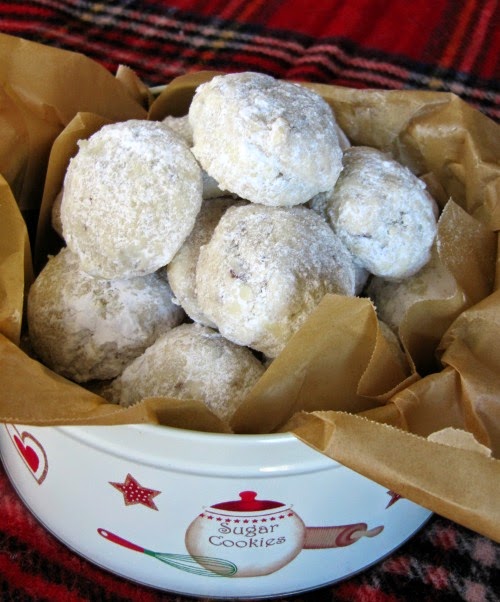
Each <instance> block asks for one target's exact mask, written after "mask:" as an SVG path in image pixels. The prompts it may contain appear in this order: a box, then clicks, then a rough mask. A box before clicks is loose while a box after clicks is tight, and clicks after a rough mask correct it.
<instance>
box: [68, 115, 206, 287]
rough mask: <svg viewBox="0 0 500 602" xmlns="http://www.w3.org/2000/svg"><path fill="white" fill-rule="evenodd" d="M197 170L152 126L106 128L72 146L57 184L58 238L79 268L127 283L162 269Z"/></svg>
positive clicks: (194, 191) (183, 230)
mask: <svg viewBox="0 0 500 602" xmlns="http://www.w3.org/2000/svg"><path fill="white" fill-rule="evenodd" d="M201 192H202V183H201V170H200V167H199V165H198V163H197V162H196V160H195V158H194V157H193V155H192V154H191V152H190V150H189V149H188V147H187V145H186V144H184V143H183V142H182V140H181V139H180V138H179V136H177V135H176V134H174V133H173V132H172V130H171V129H170V128H168V127H167V126H165V125H163V124H161V123H158V122H149V121H145V120H129V121H125V122H122V123H114V124H111V125H106V126H104V127H103V128H101V129H100V130H99V131H98V132H96V133H95V134H94V135H92V136H91V137H90V138H89V139H88V140H82V141H80V142H79V151H78V153H77V155H76V156H75V157H74V158H73V159H72V160H71V162H70V164H69V167H68V171H67V173H66V177H65V181H64V196H63V201H62V206H61V220H62V225H63V234H64V239H65V240H66V243H67V245H68V247H69V248H70V249H71V250H72V251H73V252H75V253H76V254H77V255H78V258H79V260H80V263H81V265H82V269H84V270H85V271H86V272H88V273H89V274H91V275H93V276H97V277H101V278H108V279H113V278H132V277H134V276H140V275H144V274H148V273H152V272H154V271H156V270H157V269H158V268H160V267H161V266H164V265H166V264H167V263H168V262H169V261H170V260H171V259H172V257H173V256H174V255H175V253H176V252H177V250H178V249H179V248H180V246H181V245H182V243H183V242H184V240H185V239H186V238H187V236H188V235H189V233H190V232H191V229H192V227H193V225H194V221H195V219H196V215H197V214H198V211H199V209H200V205H201V200H202V196H201Z"/></svg>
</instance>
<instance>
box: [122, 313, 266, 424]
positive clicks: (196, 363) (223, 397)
mask: <svg viewBox="0 0 500 602" xmlns="http://www.w3.org/2000/svg"><path fill="white" fill-rule="evenodd" d="M263 372H264V366H263V365H262V364H261V363H260V362H259V361H258V360H257V359H256V358H255V356H254V355H253V354H252V352H251V351H250V350H249V349H245V348H244V347H239V346H237V345H234V344H233V343H231V342H230V341H228V340H226V339H224V337H223V336H222V335H221V334H220V333H218V332H216V331H215V330H212V329H211V328H207V327H206V326H201V325H200V324H182V325H181V326H178V327H177V328H174V329H173V330H171V331H170V332H168V333H166V334H165V335H163V336H162V337H160V338H159V339H158V340H157V341H156V342H155V343H154V345H152V346H151V347H150V348H149V349H147V350H146V351H145V352H144V354H143V355H142V356H140V357H139V358H137V359H136V360H134V361H133V362H132V363H131V364H130V365H129V366H127V368H126V369H125V370H124V372H123V374H122V375H121V377H119V379H118V383H117V388H118V390H120V391H121V398H120V403H121V404H122V405H125V406H127V405H131V404H133V403H135V402H137V401H139V400H140V399H143V398H145V397H155V396H164V397H174V398H176V399H194V400H198V401H203V402H205V403H206V405H207V407H208V408H209V409H210V410H212V412H214V413H215V414H216V415H217V416H218V417H219V418H221V419H222V420H226V421H229V419H230V417H231V416H232V414H233V413H234V411H235V410H236V408H237V407H238V405H239V402H240V401H242V400H243V399H244V398H245V396H246V395H247V394H248V392H249V390H250V388H251V387H252V386H253V385H254V384H255V383H256V382H257V380H258V379H259V378H260V376H261V375H262V374H263Z"/></svg>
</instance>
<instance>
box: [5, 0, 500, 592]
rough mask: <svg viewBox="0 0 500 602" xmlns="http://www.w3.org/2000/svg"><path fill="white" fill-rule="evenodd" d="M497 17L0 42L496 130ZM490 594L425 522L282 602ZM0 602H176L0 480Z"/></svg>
mask: <svg viewBox="0 0 500 602" xmlns="http://www.w3.org/2000/svg"><path fill="white" fill-rule="evenodd" d="M499 14H500V1H498V0H432V1H430V0H412V1H409V0H288V1H284V0H246V1H245V0H205V1H202V0H177V1H172V2H162V1H160V0H148V1H143V2H137V1H134V0H114V1H111V2H87V1H84V0H68V1H66V2H59V1H57V0H41V1H38V2H0V31H1V32H3V33H8V34H12V35H16V36H20V37H24V38H27V39H30V40H34V41H37V42H42V43H45V44H48V45H51V46H57V47H60V48H66V49H70V50H76V51H79V52H82V53H84V54H86V55H87V56H89V57H91V58H93V59H95V60H96V61H98V62H101V63H102V64H103V65H105V66H106V67H107V68H109V69H110V70H111V71H112V72H115V71H116V68H117V66H118V65H120V64H125V65H128V66H129V67H131V68H132V69H133V70H134V71H135V72H136V73H137V74H138V75H139V77H140V78H141V79H142V80H143V81H144V82H145V83H146V84H148V85H158V84H165V83H167V82H168V81H169V80H170V79H172V77H174V76H176V75H179V74H182V73H186V72H188V71H194V70H200V69H216V70H221V71H236V70H238V71H242V70H255V71H263V72H266V73H269V74H272V75H275V76H278V77H282V78H293V79H299V80H300V79H304V80H309V81H315V82H324V83H330V84H340V85H346V86H351V87H372V88H373V87H375V88H399V89H403V88H406V89H432V90H444V91H451V92H454V93H456V94H458V95H459V96H461V97H462V98H464V99H465V100H466V101H468V102H469V103H470V104H472V105H473V106H475V107H476V108H478V109H479V110H481V111H482V112H484V113H485V114H486V115H488V116H489V117H491V118H492V119H494V120H500V94H499V80H500V78H499V76H500V27H499V25H500V19H499ZM0 110H1V108H0ZM0 135H1V133H0ZM498 583H500V548H499V546H498V545H497V544H495V543H494V542H492V541H491V540H489V539H487V538H485V537H482V536H480V535H477V534H475V533H473V532H471V531H469V530H467V529H465V528H462V527H460V526H458V525H456V524H454V523H452V522H450V521H448V520H446V519H444V518H441V517H438V516H435V517H433V518H432V519H431V520H430V522H429V523H428V524H427V525H426V526H425V527H424V528H423V529H422V530H421V531H420V532H419V533H418V534H417V535H416V536H415V537H414V538H413V539H411V541H409V542H407V543H406V544H405V545H404V546H403V547H402V548H400V549H399V550H398V551H396V552H395V553H393V554H392V555H391V556H390V557H389V558H387V559H386V560H384V561H381V562H380V563H378V564H377V565H376V566H374V567H372V568H370V569H368V570H366V571H365V572H363V573H362V574H360V575H357V576H354V577H352V578H350V579H348V580H346V581H343V582H341V583H338V584H335V585H332V586H330V587H326V588H323V589H321V590H318V591H315V592H310V593H307V594H303V595H300V596H296V597H289V598H287V600H289V601H290V602H291V601H292V600H295V602H301V601H306V600H307V601H312V600H325V601H326V600H329V601H330V600H331V601H334V600H350V601H363V602H400V601H405V600H419V601H425V600H429V601H430V600H432V601H433V602H438V601H447V602H448V601H449V602H454V601H456V600H465V601H467V602H496V601H497V600H500V589H499V587H498V585H497V584H498ZM208 594H209V592H208ZM208 599H209V598H208V597H207V600H208ZM0 600H1V601H2V602H11V601H12V602H29V601H42V600H44V601H45V600H47V601H50V602H59V601H61V602H63V601H64V602H66V601H68V602H83V601H87V600H89V601H110V602H111V601H112V602H118V601H141V602H149V601H151V602H153V601H154V602H156V601H168V602H174V601H176V602H183V601H184V600H187V598H183V597H180V596H177V595H170V594H167V593H160V592H156V591H154V590H151V589H149V588H146V587H143V586H139V585H135V584H133V583H130V582H127V581H125V580H122V579H120V578H118V577H115V576H113V575H111V574H109V573H106V572H104V571H102V570H101V569H99V568H97V567H95V566H93V565H91V564H90V563H88V562H87V561H85V560H83V559H81V558H79V557H78V556H76V555H74V554H73V553H72V552H70V551H69V550H67V549H66V548H65V547H64V546H63V545H62V544H60V543H59V542H58V541H56V540H55V539H54V538H53V537H52V536H51V535H50V534H49V533H47V532H46V531H45V530H44V528H43V527H41V526H40V525H39V524H38V523H37V522H36V521H35V519H33V518H32V517H31V515H30V514H29V513H28V512H27V510H26V509H25V508H24V507H23V505H22V503H21V502H20V501H19V499H18V498H17V496H16V494H15V493H14V491H13V489H12V487H11V486H10V484H9V482H8V480H7V478H6V476H5V474H4V472H3V471H2V470H1V469H0Z"/></svg>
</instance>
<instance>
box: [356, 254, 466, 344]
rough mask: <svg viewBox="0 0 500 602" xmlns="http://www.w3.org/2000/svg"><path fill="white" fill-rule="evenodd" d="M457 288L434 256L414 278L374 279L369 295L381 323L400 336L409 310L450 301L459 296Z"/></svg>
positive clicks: (370, 284) (436, 256) (367, 291)
mask: <svg viewBox="0 0 500 602" xmlns="http://www.w3.org/2000/svg"><path fill="white" fill-rule="evenodd" d="M434 251H435V249H434ZM456 286H457V285H456V282H455V279H454V278H453V276H452V275H451V273H450V272H449V270H448V269H447V268H446V267H445V266H444V265H443V264H442V263H441V262H440V260H439V257H438V255H437V253H436V252H433V253H432V255H431V259H430V261H429V262H428V263H427V264H426V265H425V266H424V267H423V268H422V269H421V270H419V271H418V272H417V273H416V274H414V275H413V276H410V277H409V278H406V279H405V280H401V281H400V282H391V281H389V280H384V279H383V278H377V277H374V278H372V279H371V281H370V283H369V285H368V286H367V288H366V293H367V295H368V296H369V297H370V298H371V299H372V301H373V302H374V304H375V307H376V308H377V314H378V316H379V317H380V319H381V320H383V321H384V322H386V324H387V325H388V326H389V327H390V328H392V330H394V331H395V332H398V331H399V327H400V325H401V323H402V321H403V319H404V317H405V316H406V313H407V312H408V309H409V308H410V307H411V306H412V305H413V304H414V303H418V302H419V301H427V300H431V299H447V298H448V297H451V296H453V295H454V294H455V292H456Z"/></svg>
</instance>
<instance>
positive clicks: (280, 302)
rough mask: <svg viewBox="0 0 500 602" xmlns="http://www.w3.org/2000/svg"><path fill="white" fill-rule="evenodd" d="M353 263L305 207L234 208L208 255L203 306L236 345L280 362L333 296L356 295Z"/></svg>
mask: <svg viewBox="0 0 500 602" xmlns="http://www.w3.org/2000/svg"><path fill="white" fill-rule="evenodd" d="M354 280H355V277H354V266H353V263H352V259H351V257H350V255H349V253H348V252H347V250H346V249H345V247H344V245H343V244H342V243H341V241H340V240H339V239H338V238H337V237H336V236H335V234H334V233H333V231H332V230H331V228H330V227H329V226H328V225H327V224H326V223H325V222H324V221H323V220H322V219H321V218H320V217H319V216H318V215H316V214H315V213H314V212H313V211H312V210H310V209H307V208H305V207H293V208H281V207H266V206H263V205H255V204H249V205H246V206H243V207H230V208H229V209H228V210H227V211H226V213H225V214H224V216H223V217H222V218H221V220H220V222H219V224H218V226H217V227H216V229H215V231H214V235H213V236H212V238H211V240H210V242H209V243H208V244H207V245H205V246H203V247H202V248H201V250H200V256H199V260H198V266H197V272H196V286H197V293H198V302H199V305H200V307H201V308H202V310H203V311H204V313H205V314H206V315H207V316H208V317H209V318H210V319H211V320H212V321H213V322H214V323H215V324H217V326H218V328H219V330H220V331H221V333H222V334H223V335H224V336H226V337H227V338H228V339H230V340H232V341H234V342H236V343H238V344H240V345H247V346H249V347H252V348H254V349H257V350H259V351H262V352H263V353H265V354H266V355H267V356H269V357H275V356H276V355H277V354H278V353H279V352H280V351H281V349H282V348H283V347H284V345H285V343H286V342H287V340H288V339H289V338H290V336H291V335H292V334H293V333H294V332H295V331H296V330H297V329H298V328H299V326H300V325H301V324H302V323H303V321H304V320H305V319H306V317H307V316H308V315H309V314H310V313H311V311H312V310H313V309H314V308H315V307H316V305H317V304H318V303H319V302H320V300H321V299H322V297H323V296H324V295H325V294H326V293H338V294H347V295H352V294H353V293H354Z"/></svg>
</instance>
